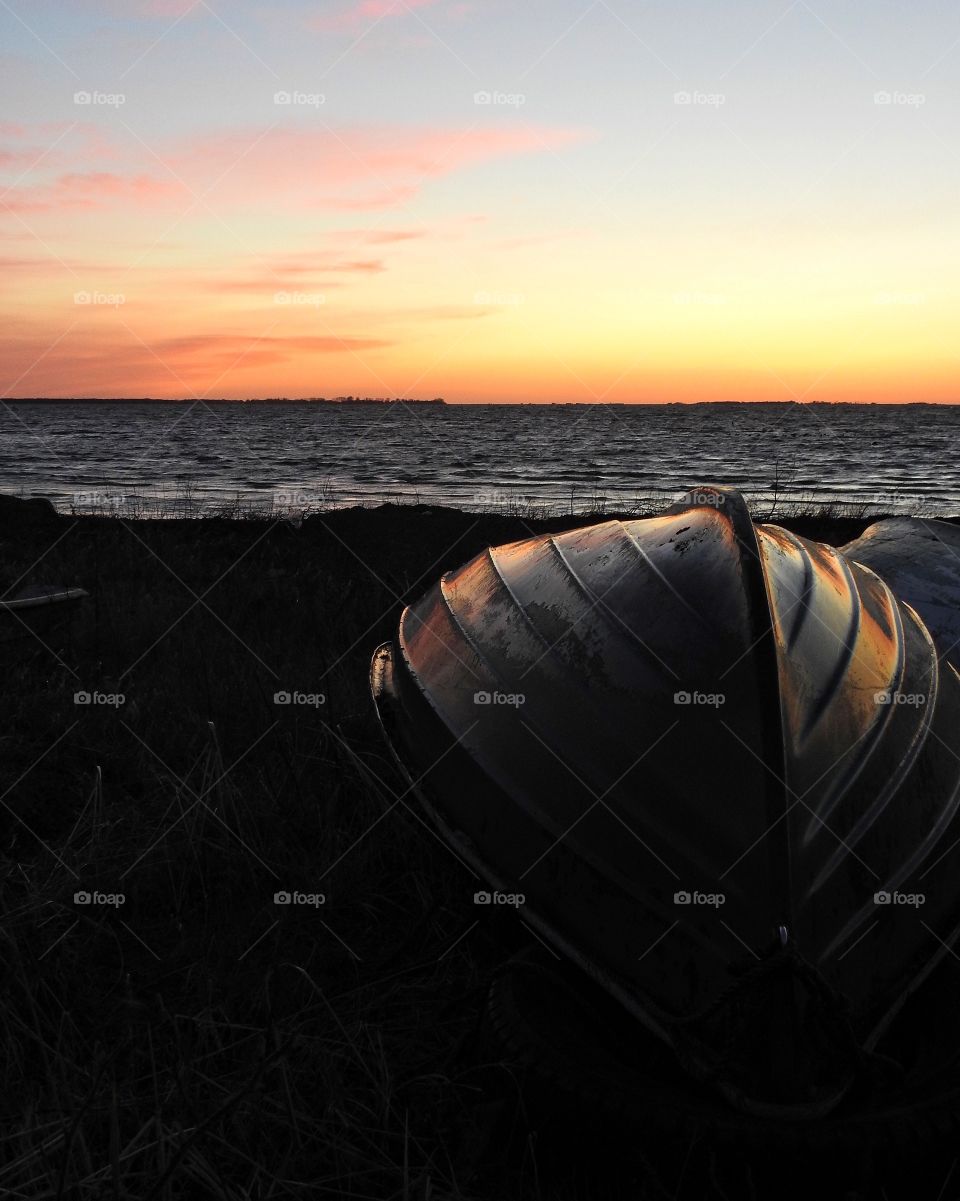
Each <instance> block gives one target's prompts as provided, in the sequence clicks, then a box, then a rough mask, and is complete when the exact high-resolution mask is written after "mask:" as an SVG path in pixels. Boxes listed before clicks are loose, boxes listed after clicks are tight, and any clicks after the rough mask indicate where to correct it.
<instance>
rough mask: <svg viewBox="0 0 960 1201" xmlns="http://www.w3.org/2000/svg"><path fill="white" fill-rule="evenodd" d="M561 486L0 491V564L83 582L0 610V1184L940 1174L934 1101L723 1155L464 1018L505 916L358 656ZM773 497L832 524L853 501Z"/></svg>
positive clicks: (24, 576)
mask: <svg viewBox="0 0 960 1201" xmlns="http://www.w3.org/2000/svg"><path fill="white" fill-rule="evenodd" d="M585 520H586V519H584V518H582V517H581V518H576V519H573V518H567V519H562V518H558V519H555V520H551V521H530V522H528V521H525V520H524V519H523V518H520V517H506V516H503V517H501V516H490V515H487V516H481V517H478V516H476V515H471V514H465V513H460V512H456V511H452V510H443V509H427V508H423V507H402V508H397V507H390V506H387V507H383V508H380V509H377V510H351V511H344V512H338V513H331V514H326V515H322V516H316V517H311V518H307V519H306V520H305V521H303V523H302V524H301V525H300V526H299V527H296V526H295V525H293V524H291V523H290V522H286V521H280V522H276V523H271V522H267V521H243V520H238V521H226V520H215V519H211V520H202V521H153V522H150V521H133V522H130V521H123V520H119V519H112V518H81V519H71V518H67V517H57V516H53V515H50V514H49V513H47V512H45V510H44V509H43V507H42V506H34V505H31V504H27V505H24V504H23V503H22V502H15V501H3V502H0V584H2V587H0V591H6V590H7V589H9V588H10V587H11V586H12V585H13V584H14V582H16V583H17V584H18V586H19V585H20V584H27V583H45V582H53V581H56V582H63V583H67V584H79V585H82V586H84V587H85V588H87V589H88V590H89V591H90V593H91V597H90V599H89V600H88V601H87V602H85V604H84V606H83V608H82V609H81V610H80V611H79V612H78V613H77V615H76V617H75V618H73V619H72V620H71V622H70V623H69V625H68V626H67V627H66V628H65V629H64V630H63V631H62V633H61V634H59V635H57V636H56V637H51V638H50V639H45V641H46V642H47V645H46V646H44V645H41V644H40V643H39V642H38V641H36V640H35V639H33V638H30V637H23V638H19V639H17V640H15V641H12V642H7V643H0V654H2V656H3V660H2V661H3V666H4V680H5V687H4V690H3V696H2V700H0V704H2V707H3V720H2V725H0V731H2V732H0V747H2V753H0V886H2V897H0V901H2V920H0V948H2V949H0V980H2V983H0V1037H2V1071H3V1088H2V1090H0V1109H2V1113H0V1196H2V1197H30V1198H37V1197H55V1196H63V1197H70V1198H78V1199H79V1198H88V1197H89V1198H95V1197H113V1198H118V1199H119V1198H153V1197H156V1198H159V1199H161V1201H168V1199H173V1198H181V1197H182V1198H238V1199H239V1198H263V1199H266V1198H276V1199H281V1198H288V1197H297V1198H301V1197H302V1198H310V1197H345V1198H371V1199H376V1201H383V1199H387V1198H398V1199H399V1198H403V1199H405V1201H406V1199H410V1201H413V1199H418V1201H428V1199H436V1201H439V1199H450V1201H453V1199H455V1198H471V1199H476V1201H488V1199H489V1201H494V1199H498V1201H508V1199H513V1198H551V1199H552V1198H557V1199H559V1201H562V1199H565V1198H574V1197H590V1198H608V1197H609V1198H635V1199H639V1198H646V1197H650V1198H663V1197H680V1198H692V1197H702V1198H724V1197H730V1198H734V1197H735V1198H738V1199H739V1198H747V1197H766V1196H778V1195H779V1196H787V1195H795V1194H797V1195H807V1196H809V1195H815V1196H838V1197H844V1196H850V1197H852V1196H858V1197H870V1198H886V1199H887V1201H893V1199H894V1198H895V1197H898V1196H912V1197H917V1198H925V1197H930V1198H931V1199H937V1198H938V1197H944V1198H945V1197H952V1196H956V1195H957V1193H956V1190H955V1189H954V1185H955V1184H956V1183H957V1179H956V1178H957V1176H960V1170H958V1171H957V1172H955V1173H954V1176H953V1177H951V1178H950V1179H948V1178H947V1174H948V1172H949V1171H950V1168H951V1160H952V1155H953V1152H952V1146H951V1144H950V1142H949V1139H950V1138H952V1135H950V1134H949V1131H946V1132H945V1135H944V1138H945V1141H944V1142H943V1144H942V1146H938V1147H935V1148H934V1150H933V1151H932V1152H931V1151H930V1150H929V1149H926V1148H924V1149H922V1150H920V1149H918V1148H917V1147H915V1146H914V1145H913V1144H912V1142H911V1136H910V1134H909V1132H907V1133H906V1134H905V1135H904V1140H903V1142H902V1143H900V1144H898V1145H897V1146H894V1145H892V1144H891V1145H890V1146H889V1147H883V1146H881V1147H879V1148H876V1147H874V1148H868V1147H865V1146H864V1147H857V1148H854V1149H853V1150H852V1151H851V1153H850V1154H849V1155H848V1156H846V1157H845V1158H844V1159H843V1160H842V1161H837V1160H835V1159H833V1158H831V1159H827V1158H826V1157H823V1158H821V1159H820V1160H818V1159H817V1157H816V1156H815V1155H811V1154H809V1153H806V1152H805V1153H802V1154H800V1155H795V1156H792V1157H791V1156H785V1155H784V1154H783V1153H780V1152H771V1151H768V1152H764V1150H763V1149H762V1148H761V1149H758V1150H754V1151H751V1152H749V1153H748V1154H746V1155H744V1154H742V1153H739V1152H737V1151H736V1150H733V1151H731V1150H730V1149H724V1148H722V1147H718V1146H717V1145H716V1144H715V1142H714V1141H712V1138H711V1134H710V1131H709V1129H706V1130H704V1129H698V1128H697V1127H696V1126H695V1125H694V1126H682V1125H681V1126H680V1127H679V1128H674V1129H672V1130H670V1131H664V1130H663V1129H661V1127H660V1125H659V1124H658V1122H657V1121H655V1120H651V1121H649V1122H644V1123H640V1124H637V1123H636V1122H634V1123H632V1124H629V1123H628V1124H623V1125H619V1124H618V1123H617V1122H616V1121H615V1120H613V1119H611V1118H610V1117H609V1116H604V1117H600V1116H598V1112H597V1108H596V1106H594V1105H592V1104H588V1105H586V1106H580V1105H578V1104H577V1102H576V1101H574V1100H572V1099H570V1098H568V1097H566V1096H565V1095H564V1094H563V1090H562V1089H560V1088H559V1087H556V1086H548V1087H546V1088H542V1087H538V1086H537V1085H536V1082H535V1081H532V1080H531V1079H529V1078H528V1077H527V1076H526V1075H525V1073H524V1072H523V1070H522V1069H521V1068H520V1067H519V1066H518V1065H517V1064H516V1063H515V1062H514V1061H513V1060H512V1059H511V1057H510V1055H509V1054H507V1053H506V1052H505V1050H504V1048H503V1046H502V1045H499V1044H498V1043H497V1041H496V1039H495V1038H494V1037H493V1036H492V1032H491V1030H490V1029H489V1024H488V1023H487V1022H486V1021H485V1019H484V1016H483V1015H484V1009H485V996H486V993H487V989H488V987H489V983H490V980H491V977H492V976H493V975H494V974H495V973H496V971H497V969H498V967H499V965H501V964H502V963H503V962H504V961H505V960H506V959H508V958H509V957H510V956H511V955H513V954H515V953H517V952H519V951H523V950H524V948H528V947H530V946H531V944H532V940H531V936H530V934H529V933H528V932H527V930H526V928H525V927H524V926H523V925H522V924H521V923H520V922H519V921H518V920H516V919H515V918H510V917H504V916H502V915H501V914H499V913H494V912H491V911H489V910H486V909H484V910H477V909H476V908H475V907H474V906H473V904H472V884H473V881H472V879H471V877H469V876H468V875H467V874H466V873H465V872H464V870H463V868H462V867H461V866H460V865H459V863H458V862H457V861H456V860H455V859H454V858H453V857H452V856H451V854H450V853H449V852H448V851H447V850H446V849H445V847H444V846H443V845H442V844H441V843H440V842H439V840H438V839H437V838H436V837H435V835H434V834H433V833H432V831H431V830H430V829H428V828H427V826H426V825H425V824H424V822H423V821H422V820H421V818H420V815H419V813H418V812H417V809H416V806H415V803H414V801H413V798H412V797H410V796H409V795H407V794H405V793H404V791H403V786H402V785H401V783H400V781H399V779H398V778H397V776H396V774H395V773H394V771H393V769H392V766H391V763H390V761H389V759H388V756H387V754H386V753H385V750H384V747H383V744H382V742H381V740H380V737H379V734H378V729H377V726H376V722H375V720H374V717H373V713H372V709H371V703H370V700H369V696H368V691H367V670H368V664H369V660H370V654H371V651H372V650H373V648H374V647H375V646H376V645H377V643H379V642H381V641H383V640H385V639H387V638H389V637H390V636H391V635H392V633H393V631H394V629H395V625H396V621H397V618H398V616H399V612H400V609H401V606H402V604H403V603H404V602H405V601H407V600H410V599H413V598H414V597H415V596H417V595H418V594H419V593H420V592H422V591H423V590H424V589H425V588H426V586H427V585H428V584H429V583H431V582H432V581H433V579H434V578H435V577H436V576H437V575H438V574H439V573H440V572H442V571H444V570H447V569H450V568H452V567H454V566H456V565H458V564H459V563H462V562H463V561H464V560H466V559H467V558H469V557H470V556H471V555H473V554H474V553H476V552H477V551H479V550H480V549H482V548H483V547H484V546H486V545H488V544H491V543H498V542H505V541H510V540H513V539H517V538H522V537H526V536H528V535H529V534H530V533H531V531H534V532H541V531H543V530H545V529H548V528H552V529H559V528H566V527H569V526H571V525H575V524H582V523H584V522H585ZM784 524H789V525H790V526H791V528H793V529H795V530H797V531H798V532H800V533H802V534H805V535H807V536H812V537H816V538H822V539H824V540H827V541H833V542H837V543H842V542H845V541H847V540H849V539H850V538H853V537H856V536H857V535H858V534H859V533H860V532H861V531H862V529H863V528H864V526H865V525H866V524H867V523H866V522H865V521H863V520H854V519H840V518H833V519H808V520H799V519H798V520H792V521H790V522H785V523H784ZM281 691H286V692H291V693H293V692H301V693H304V694H320V693H322V694H323V695H324V697H325V700H324V703H323V704H322V705H320V704H318V705H277V704H275V703H274V694H275V693H276V692H281ZM78 692H88V693H93V692H98V693H101V694H107V695H111V694H112V695H117V694H122V695H123V698H124V700H123V703H122V704H96V705H84V704H78V703H75V694H77V693H78ZM282 890H285V891H291V892H292V891H294V890H299V891H301V892H304V893H314V894H317V893H322V894H324V895H325V902H324V904H323V905H322V906H318V907H311V906H293V905H289V906H288V905H277V904H275V903H274V894H275V893H276V892H278V891H282ZM78 892H90V893H93V892H100V893H102V894H108V895H116V894H122V895H123V898H124V900H123V902H122V903H121V904H100V905H92V904H91V905H83V904H78V903H76V902H75V899H74V894H75V893H78ZM478 915H479V920H478Z"/></svg>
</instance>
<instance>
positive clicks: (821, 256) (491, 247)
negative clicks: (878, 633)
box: [0, 0, 960, 403]
mask: <svg viewBox="0 0 960 1201" xmlns="http://www.w3.org/2000/svg"><path fill="white" fill-rule="evenodd" d="M718 7H720V6H710V5H708V4H707V3H706V0H698V2H696V3H691V4H688V5H686V6H682V7H678V6H676V5H669V4H667V3H666V2H665V0H663V2H655V3H654V4H653V5H652V6H650V7H649V9H645V10H643V11H642V12H638V11H634V10H633V9H631V8H629V7H628V6H625V5H623V4H622V0H611V2H610V3H607V0H602V2H601V3H597V4H593V5H591V4H590V3H589V0H579V3H574V2H573V0H554V3H552V4H549V5H548V4H547V3H546V0H537V2H536V3H534V4H532V5H530V6H526V7H524V9H523V10H522V11H517V10H516V6H512V5H509V4H507V3H506V2H505V0H488V2H487V3H485V4H484V5H482V6H481V5H479V4H471V3H462V2H454V0H336V2H327V3H316V2H314V3H310V2H306V0H284V2H282V3H279V4H278V5H275V6H273V7H271V8H269V9H267V8H264V7H263V6H259V5H255V4H252V3H250V2H249V0H237V2H236V3H234V4H232V5H230V6H229V7H228V6H225V5H224V4H223V2H222V0H210V3H206V2H205V0H204V2H201V0H136V2H135V3H121V0H77V2H76V3H72V4H69V5H68V4H67V3H65V0H32V3H31V5H30V6H25V5H24V3H23V0H11V3H10V7H9V9H6V8H3V9H0V33H2V37H3V41H2V45H3V46H4V51H3V54H2V56H0V61H2V64H3V69H4V84H3V93H4V106H3V113H4V119H3V120H2V121H0V281H2V283H0V308H2V315H3V334H2V336H0V397H24V396H50V397H79V398H83V397H93V396H102V397H119V396H152V397H158V398H178V399H189V398H196V397H204V396H211V397H222V396H231V397H237V398H249V397H255V396H288V397H291V398H296V397H304V396H317V395H325V396H334V395H340V394H363V395H366V394H369V395H375V396H403V397H406V396H418V397H425V398H429V397H433V396H438V395H439V396H444V397H445V398H446V399H447V400H448V401H451V402H457V401H460V402H476V401H494V402H496V401H502V402H507V401H544V402H547V401H560V402H587V403H595V402H598V401H611V402H619V403H623V402H636V403H644V402H646V403H650V402H656V403H664V402H669V401H680V402H696V401H709V400H747V401H749V400H766V401H772V400H803V401H813V400H816V401H831V400H832V401H876V402H879V403H894V402H909V401H930V402H936V403H956V402H958V401H960V387H958V382H960V351H958V350H957V349H956V348H955V342H956V338H955V330H956V328H957V322H958V319H960V297H958V294H957V288H956V282H955V281H956V278H957V267H958V262H957V259H958V254H960V252H958V247H957V239H956V237H955V229H956V211H955V208H956V205H955V192H956V182H957V176H958V174H960V171H958V156H957V154H956V151H955V149H954V146H955V145H956V144H957V137H956V134H957V129H956V126H957V120H958V116H960V105H958V100H957V95H956V87H955V83H954V73H955V66H956V62H955V60H956V57H957V55H958V54H960V10H957V11H954V10H949V9H947V8H944V9H943V10H942V11H939V10H938V11H933V9H932V8H929V9H926V10H924V11H922V12H917V11H915V10H913V9H912V8H910V7H909V6H908V5H907V4H906V3H905V2H903V0H897V2H896V3H892V4H891V5H888V6H885V7H884V8H883V10H882V11H877V10H875V9H874V8H869V9H867V8H863V9H857V10H853V9H844V10H842V11H839V12H838V11H835V10H834V7H831V8H829V9H824V10H823V11H820V10H819V8H818V7H817V6H816V5H813V6H810V5H808V4H806V3H801V4H799V5H795V6H792V7H789V8H784V7H782V6H780V5H777V4H774V3H772V0H738V2H737V3H736V4H735V5H733V6H731V7H726V6H723V11H722V12H721V11H717V9H718ZM78 94H79V100H78V99H77V95H78ZM84 98H86V100H85V99H84Z"/></svg>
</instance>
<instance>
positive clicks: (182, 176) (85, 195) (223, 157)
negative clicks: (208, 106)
mask: <svg viewBox="0 0 960 1201" xmlns="http://www.w3.org/2000/svg"><path fill="white" fill-rule="evenodd" d="M4 131H5V132H6V134H7V145H5V146H0V168H2V167H3V166H4V165H5V166H6V168H7V170H8V171H11V172H13V171H14V170H15V169H17V168H19V169H22V168H23V167H24V166H29V165H30V163H28V162H26V160H25V157H24V156H26V155H28V154H31V153H33V152H34V148H33V147H31V149H30V150H27V149H26V148H25V147H24V145H23V144H22V142H21V141H20V138H21V137H22V136H26V135H27V134H28V133H30V132H33V133H34V134H35V133H36V132H37V130H32V131H30V130H25V128H24V127H22V126H13V125H7V126H5V127H0V135H2V134H3V132H4ZM51 132H52V131H51ZM14 133H15V134H16V135H17V136H12V135H13V134H14ZM74 135H75V136H73V135H72V136H71V137H68V138H65V139H64V140H63V142H62V144H58V145H57V147H56V149H55V150H54V151H50V152H48V153H47V154H46V155H45V156H44V157H43V158H42V159H41V160H40V162H39V163H38V166H37V170H36V171H31V172H29V173H28V175H27V176H26V177H25V178H24V179H23V180H22V181H20V182H19V183H18V185H17V186H16V187H11V189H10V190H9V192H8V193H7V194H6V197H5V199H4V200H3V201H2V202H0V203H2V204H3V206H5V207H6V208H7V210H8V211H11V212H24V213H25V212H51V211H54V212H55V211H63V212H74V211H78V210H97V209H104V208H108V207H110V206H113V207H116V208H118V209H122V210H123V211H124V212H125V213H126V214H128V215H134V216H135V215H136V214H137V213H140V212H144V213H145V212H147V211H149V210H157V209H163V208H166V207H167V206H169V205H170V204H171V203H173V202H176V203H178V204H180V205H181V206H182V207H186V206H188V205H191V204H193V203H194V202H196V206H197V211H198V212H200V213H202V212H204V211H211V210H212V211H213V212H229V211H235V210H241V211H250V210H258V209H259V210H262V211H266V212H269V213H270V214H276V213H277V212H279V211H286V212H291V211H300V212H315V211H318V210H324V209H325V210H333V211H338V210H339V211H343V212H357V213H361V212H371V211H380V210H388V209H391V208H400V207H402V206H404V205H408V204H410V203H412V202H413V201H414V200H415V198H416V197H417V195H418V194H419V191H420V189H421V187H422V186H423V184H424V182H425V181H427V180H429V179H436V178H439V177H441V176H444V175H449V174H452V173H454V172H456V171H460V170H464V169H468V168H471V167H475V166H479V165H482V164H484V163H488V162H492V161H495V160H498V159H503V158H508V157H515V156H518V155H527V154H537V153H540V152H542V151H544V150H548V149H552V148H555V147H558V146H563V145H566V144H569V143H570V142H573V141H576V140H578V139H580V138H581V137H582V136H583V134H582V132H580V131H578V130H575V129H570V128H556V127H537V126H533V125H492V126H485V127H479V128H469V129H466V130H463V129H459V130H458V129H443V128H431V127H403V126H392V125H391V126H376V125H366V126H359V127H345V128H341V129H338V130H333V129H327V128H325V127H320V128H317V127H316V126H312V127H311V126H308V125H288V126H278V127H275V128H272V129H268V130H266V131H264V130H262V129H256V128H253V129H234V130H228V131H223V132H219V133H217V134H207V135H202V136H199V137H195V138H192V139H190V140H187V141H183V142H180V143H174V144H172V145H168V146H167V147H165V148H164V147H158V148H157V157H159V158H160V159H161V161H162V162H163V164H164V166H165V167H166V168H167V172H168V174H166V175H164V174H163V173H162V172H158V170H157V165H156V158H155V157H154V156H153V155H150V154H148V153H147V152H145V151H141V149H140V148H139V147H137V146H130V145H129V144H128V145H124V146H122V147H119V146H110V145H109V144H107V143H106V142H104V141H103V140H102V139H101V140H99V141H98V140H97V136H99V135H97V136H94V134H93V133H92V132H91V131H88V130H86V129H85V128H82V127H81V128H80V129H79V133H78V132H77V131H74ZM49 144H50V143H49V142H48V145H49ZM101 162H102V163H103V167H104V169H103V170H92V169H91V165H92V164H93V163H97V164H98V165H99V164H100V163H101ZM181 181H182V182H181ZM208 189H209V193H208V192H207V190H208ZM0 190H2V188H0ZM200 197H203V199H202V200H200V199H199V198H200ZM383 236H384V238H386V237H394V236H397V237H398V238H399V235H393V234H385V235H383ZM406 236H415V235H406Z"/></svg>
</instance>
